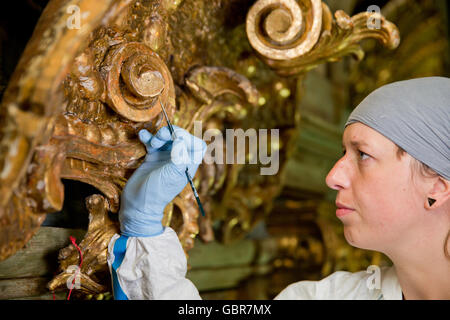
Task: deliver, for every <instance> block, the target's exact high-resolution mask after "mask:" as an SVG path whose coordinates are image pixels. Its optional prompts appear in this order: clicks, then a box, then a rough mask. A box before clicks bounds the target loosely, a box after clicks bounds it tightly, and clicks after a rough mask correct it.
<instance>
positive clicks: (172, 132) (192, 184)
mask: <svg viewBox="0 0 450 320" xmlns="http://www.w3.org/2000/svg"><path fill="white" fill-rule="evenodd" d="M160 104H161V108H162V111H163V113H164V117H165V118H166V121H167V125H168V126H169V131H170V134H171V135H172V140H175V139H176V138H177V135H176V134H175V130H173V127H172V124H171V123H170V120H169V117H168V116H167V113H166V109H165V108H164V104H163V103H162V101H161V100H160ZM185 172H186V177H187V179H188V181H189V184H190V185H191V188H192V191H193V192H194V196H195V200H197V204H198V207H199V208H200V212H201V213H202V216H205V211H204V210H203V206H202V203H201V202H200V198H199V197H198V193H197V189H195V186H194V182H193V181H192V178H191V175H190V174H189V171H188V167H186V171H185Z"/></svg>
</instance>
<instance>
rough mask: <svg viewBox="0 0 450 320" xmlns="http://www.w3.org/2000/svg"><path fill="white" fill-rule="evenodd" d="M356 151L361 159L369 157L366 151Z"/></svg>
mask: <svg viewBox="0 0 450 320" xmlns="http://www.w3.org/2000/svg"><path fill="white" fill-rule="evenodd" d="M358 152H359V157H360V158H361V160H365V159H367V158H369V157H370V156H369V155H368V154H367V153H364V152H362V151H358Z"/></svg>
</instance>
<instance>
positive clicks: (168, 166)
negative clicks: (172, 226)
mask: <svg viewBox="0 0 450 320" xmlns="http://www.w3.org/2000/svg"><path fill="white" fill-rule="evenodd" d="M173 128H174V131H175V134H176V136H177V138H176V140H175V141H172V136H171V134H170V131H169V128H168V127H167V126H165V127H162V128H161V129H159V131H158V132H157V133H156V134H155V135H152V134H151V133H150V132H148V131H147V130H146V129H142V130H140V131H139V139H140V140H141V142H142V143H144V144H145V147H146V148H147V155H146V157H145V161H144V162H143V163H142V164H141V165H140V166H139V168H137V169H136V171H135V172H134V173H133V175H132V176H131V177H130V179H128V181H127V183H126V185H125V188H124V190H123V192H122V195H121V204H120V210H119V221H120V230H121V232H122V235H125V236H129V237H149V236H156V235H158V234H161V233H162V232H163V231H164V228H163V226H162V224H161V220H162V218H163V213H164V208H165V207H166V206H167V204H169V203H170V202H171V201H172V200H173V199H174V198H175V197H176V196H177V195H178V194H179V193H180V192H181V191H182V190H183V188H184V187H185V186H186V184H187V183H188V180H187V177H186V173H185V170H186V166H187V167H188V168H189V174H190V175H191V177H194V175H195V172H196V171H197V169H198V166H199V165H200V163H201V162H202V159H203V157H204V155H205V153H206V147H207V146H206V143H205V142H204V141H203V140H201V139H199V138H197V137H195V136H193V135H191V134H190V133H189V132H187V131H186V130H184V129H182V128H180V127H178V126H173Z"/></svg>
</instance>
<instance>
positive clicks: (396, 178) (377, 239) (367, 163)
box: [326, 122, 426, 252]
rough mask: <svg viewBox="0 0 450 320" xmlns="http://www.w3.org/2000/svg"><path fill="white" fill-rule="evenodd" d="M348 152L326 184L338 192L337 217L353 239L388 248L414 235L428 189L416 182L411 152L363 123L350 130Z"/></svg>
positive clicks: (355, 243) (367, 245) (371, 247)
mask: <svg viewBox="0 0 450 320" xmlns="http://www.w3.org/2000/svg"><path fill="white" fill-rule="evenodd" d="M343 150H344V155H343V156H342V158H341V159H339V161H338V162H337V163H336V164H335V165H334V167H333V168H332V169H331V171H330V172H329V174H328V176H327V178H326V182H327V185H328V186H329V187H330V188H332V189H335V190H337V191H338V193H337V196H336V206H337V210H336V215H337V216H338V218H339V219H340V220H341V221H342V223H343V224H344V235H345V238H346V239H347V241H348V242H349V243H350V244H351V245H353V246H355V247H359V248H363V249H368V250H377V251H381V252H386V251H385V249H387V248H391V247H392V246H394V245H395V244H396V242H398V241H404V240H407V239H408V238H411V239H414V230H418V229H417V228H419V227H420V224H421V223H422V222H425V221H426V220H425V218H426V216H425V215H423V216H422V215H421V213H418V211H420V210H417V209H418V208H419V207H420V206H423V199H424V198H423V197H424V194H423V192H424V190H420V189H419V188H417V187H416V184H415V183H413V180H412V170H411V161H412V160H413V159H412V158H411V156H409V155H408V154H405V155H404V156H402V157H400V158H399V157H398V156H397V150H398V148H397V146H396V145H395V144H394V143H393V142H392V141H390V140H389V139H387V138H386V137H384V136H383V135H381V134H380V133H378V132H377V131H375V130H373V129H372V128H370V127H368V126H366V125H364V124H362V123H358V122H356V123H353V124H351V125H349V126H347V128H346V129H345V131H344V135H343ZM345 207H346V208H349V209H345ZM411 239H410V240H411ZM418 240H419V239H414V240H412V241H418Z"/></svg>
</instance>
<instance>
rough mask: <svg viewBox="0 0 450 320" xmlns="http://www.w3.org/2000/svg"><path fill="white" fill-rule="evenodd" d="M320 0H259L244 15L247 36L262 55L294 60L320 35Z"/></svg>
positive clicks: (313, 43) (309, 48)
mask: <svg viewBox="0 0 450 320" xmlns="http://www.w3.org/2000/svg"><path fill="white" fill-rule="evenodd" d="M321 27H322V2H321V1H320V0H310V1H300V2H297V1H295V0H281V1H273V0H260V1H258V2H256V3H255V4H254V5H253V7H252V8H251V9H250V11H249V12H248V15H247V26H246V29H247V35H248V38H249V41H250V43H251V45H252V46H253V47H254V48H255V50H256V51H258V52H259V53H260V54H261V55H263V56H265V57H268V58H271V59H276V60H284V59H294V58H297V57H299V56H301V55H303V54H304V53H306V52H308V51H309V50H311V48H312V47H313V46H314V45H315V44H316V42H317V40H318V39H319V36H320V30H321Z"/></svg>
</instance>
